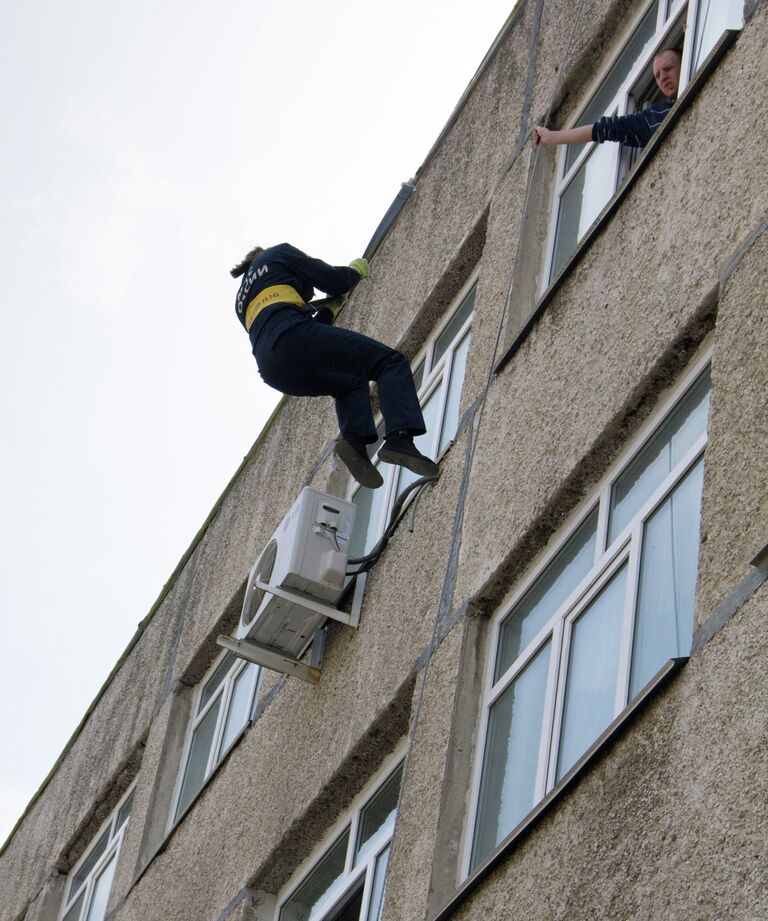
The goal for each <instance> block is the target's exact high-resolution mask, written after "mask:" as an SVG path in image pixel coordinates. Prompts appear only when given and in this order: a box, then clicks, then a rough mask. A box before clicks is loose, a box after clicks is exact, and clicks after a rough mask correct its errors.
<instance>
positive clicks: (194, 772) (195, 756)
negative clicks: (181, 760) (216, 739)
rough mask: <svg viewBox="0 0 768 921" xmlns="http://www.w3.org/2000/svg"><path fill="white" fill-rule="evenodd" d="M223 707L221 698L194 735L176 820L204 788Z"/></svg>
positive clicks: (203, 719)
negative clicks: (217, 723) (217, 721)
mask: <svg viewBox="0 0 768 921" xmlns="http://www.w3.org/2000/svg"><path fill="white" fill-rule="evenodd" d="M220 707H221V697H219V699H218V700H217V701H216V703H215V704H214V705H213V706H212V707H211V709H210V710H209V711H208V712H207V713H206V714H205V716H204V717H203V718H202V720H201V721H200V723H199V725H198V726H197V728H196V729H195V731H194V733H193V734H192V745H191V746H190V749H189V755H188V757H187V766H186V769H185V771H184V781H183V783H182V785H181V793H180V794H179V803H178V805H177V806H176V818H178V817H179V816H180V815H181V814H182V812H184V810H185V809H186V807H187V805H188V804H189V803H190V802H191V801H192V800H193V799H194V797H195V795H196V794H197V792H198V790H199V789H200V788H201V787H202V785H203V781H204V780H205V778H206V768H207V767H208V756H209V754H210V752H211V745H212V744H213V735H214V732H215V730H216V720H217V718H218V715H219V708H220Z"/></svg>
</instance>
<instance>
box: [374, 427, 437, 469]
mask: <svg viewBox="0 0 768 921" xmlns="http://www.w3.org/2000/svg"><path fill="white" fill-rule="evenodd" d="M379 457H380V458H381V460H383V461H385V463H387V464H399V465H400V466H401V467H406V468H407V469H408V470H410V471H412V472H413V473H416V474H418V476H437V475H438V474H439V473H440V468H439V467H438V466H437V464H436V463H435V462H434V461H433V460H430V459H429V458H428V457H425V456H424V455H423V454H422V453H421V451H419V449H418V448H417V447H416V445H415V444H414V443H413V438H412V437H411V436H410V435H408V434H407V433H404V432H392V434H391V435H387V436H386V438H385V439H384V445H383V446H382V448H381V450H380V451H379Z"/></svg>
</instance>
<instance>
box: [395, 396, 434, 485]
mask: <svg viewBox="0 0 768 921" xmlns="http://www.w3.org/2000/svg"><path fill="white" fill-rule="evenodd" d="M441 390H442V387H441V385H439V384H438V386H437V387H436V388H435V390H433V391H432V396H430V398H429V399H428V400H427V402H426V403H425V404H424V405H423V406H422V407H421V412H422V414H423V415H424V425H426V427H427V431H426V434H424V435H419V436H418V437H417V438H414V439H413V443H414V444H415V445H416V447H417V448H418V449H419V451H421V453H422V454H426V455H427V456H428V457H431V458H433V459H434V452H433V450H432V444H433V443H434V440H435V423H436V421H437V420H436V416H437V407H438V404H439V402H440V392H441ZM397 475H398V481H397V489H396V490H395V495H398V496H399V495H400V493H401V492H402V491H403V490H404V489H405V487H406V486H409V485H410V484H411V483H415V482H416V480H418V479H419V477H418V476H417V475H416V474H415V473H412V472H411V471H410V470H406V468H405V467H400V468H399V469H398V474H397Z"/></svg>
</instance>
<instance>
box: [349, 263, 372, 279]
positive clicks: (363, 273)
mask: <svg viewBox="0 0 768 921" xmlns="http://www.w3.org/2000/svg"><path fill="white" fill-rule="evenodd" d="M349 267H350V269H354V270H355V271H356V272H357V273H358V274H359V275H360V277H361V278H367V277H368V274H369V269H368V260H367V259H353V260H352V262H350V263H349Z"/></svg>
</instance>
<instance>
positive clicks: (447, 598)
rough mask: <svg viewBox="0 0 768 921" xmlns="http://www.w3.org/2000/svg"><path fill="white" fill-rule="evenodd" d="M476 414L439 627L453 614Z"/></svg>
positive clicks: (453, 532)
mask: <svg viewBox="0 0 768 921" xmlns="http://www.w3.org/2000/svg"><path fill="white" fill-rule="evenodd" d="M474 416H475V413H474V411H473V413H472V416H471V418H470V419H469V420H468V422H467V427H468V431H469V436H468V438H467V448H466V458H465V462H464V471H463V473H462V477H461V486H460V487H459V495H458V498H457V500H456V512H455V514H454V518H453V529H452V533H451V549H450V552H449V554H448V565H447V566H446V570H445V577H444V579H443V590H442V592H441V593H440V603H439V605H438V609H437V620H438V626H439V625H441V624H442V623H443V622H444V621H445V620H446V619H447V618H448V617H449V616H450V613H451V609H452V605H453V590H454V588H455V585H456V573H457V570H458V567H459V551H460V549H461V536H462V531H463V526H464V506H465V503H466V498H467V492H468V490H469V478H470V474H471V470H472V463H471V462H472V451H473V449H474V439H473V437H472V431H473V428H472V426H473V422H474Z"/></svg>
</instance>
